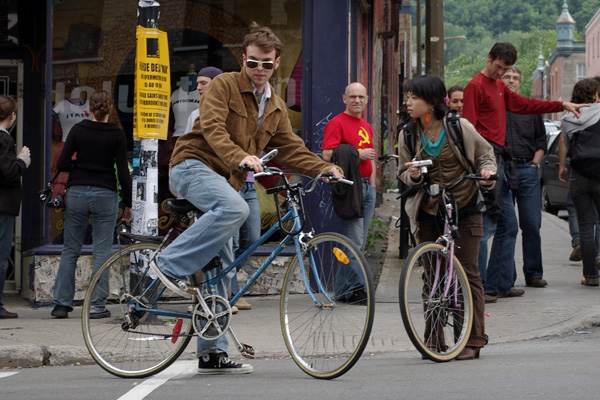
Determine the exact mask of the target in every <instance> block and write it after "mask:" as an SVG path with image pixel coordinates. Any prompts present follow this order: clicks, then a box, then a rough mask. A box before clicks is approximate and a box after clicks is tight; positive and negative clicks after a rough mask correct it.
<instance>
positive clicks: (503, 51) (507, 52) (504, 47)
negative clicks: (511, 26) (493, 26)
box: [489, 42, 517, 65]
mask: <svg viewBox="0 0 600 400" xmlns="http://www.w3.org/2000/svg"><path fill="white" fill-rule="evenodd" d="M489 55H490V56H491V57H492V61H494V60H498V59H500V60H502V61H504V62H505V63H506V64H507V65H513V64H514V63H515V62H517V49H516V48H515V46H513V45H512V43H507V42H504V43H503V42H498V43H496V44H495V45H494V46H492V49H491V50H490V53H489Z"/></svg>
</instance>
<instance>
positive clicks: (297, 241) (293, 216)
mask: <svg viewBox="0 0 600 400" xmlns="http://www.w3.org/2000/svg"><path fill="white" fill-rule="evenodd" d="M297 196H298V194H291V195H290V196H289V197H288V200H289V202H290V205H291V207H290V210H289V211H288V212H287V213H286V214H285V215H284V216H283V217H282V218H281V219H280V220H278V222H277V223H276V224H275V225H273V226H272V227H271V228H270V229H269V230H268V231H267V232H265V233H264V234H263V235H262V236H261V237H260V238H259V239H258V240H257V241H256V242H254V243H253V244H252V245H251V246H250V247H249V248H248V249H246V250H245V251H244V252H243V253H242V254H241V255H240V256H239V257H237V258H236V259H235V260H234V261H233V262H232V263H231V264H230V265H228V266H227V267H226V268H224V269H223V270H220V271H219V272H218V273H217V272H216V270H214V269H213V270H210V271H207V272H205V273H204V275H205V277H206V278H207V280H206V284H207V286H208V290H209V291H210V292H211V293H214V292H215V291H216V289H215V285H216V284H217V283H218V282H220V281H221V280H222V279H224V277H225V276H226V275H227V274H228V273H229V272H230V271H232V270H233V269H234V268H236V267H237V266H238V265H240V264H241V263H243V262H245V261H246V259H247V258H248V257H249V256H250V255H251V254H253V253H254V251H255V250H256V249H257V248H258V247H259V246H261V245H263V244H264V243H265V242H266V241H267V240H268V239H269V238H270V237H271V235H272V234H273V233H275V232H276V231H277V230H278V229H280V228H282V226H283V225H284V224H285V223H287V222H288V221H290V220H293V221H294V224H293V227H292V229H291V232H292V233H293V234H287V235H286V236H285V237H284V238H283V239H282V240H281V241H280V242H279V244H278V245H277V246H276V247H275V249H273V251H272V252H271V253H270V255H269V256H268V257H267V258H266V259H265V261H264V262H263V263H262V264H261V265H260V267H259V268H258V269H257V270H256V271H255V272H254V273H253V274H252V275H251V276H250V277H249V278H248V281H247V282H246V283H245V284H244V285H243V286H242V287H241V288H240V290H239V292H238V293H237V294H236V295H235V296H233V297H232V298H231V299H230V300H229V304H230V306H233V305H234V304H235V303H236V301H237V300H238V299H239V298H240V297H242V296H243V295H244V294H245V293H246V292H247V291H248V289H249V288H250V287H251V286H252V285H253V284H254V283H255V282H256V281H257V280H258V278H259V277H260V276H261V275H262V274H263V273H264V271H265V270H266V269H267V268H268V267H269V265H270V264H271V263H272V262H273V260H274V259H275V258H276V257H277V256H279V254H281V252H282V251H283V250H284V249H285V248H286V246H288V245H289V244H290V243H291V242H292V241H293V243H294V247H295V252H296V255H297V256H298V261H299V263H301V265H306V264H305V263H304V257H303V255H302V254H303V249H304V246H305V245H304V243H303V239H304V238H305V237H308V238H311V237H312V233H305V232H301V231H300V230H301V228H302V222H301V218H304V217H303V216H301V215H300V210H301V209H302V208H303V207H302V206H301V205H300V200H299V199H298V198H296V197H297ZM167 237H168V235H167ZM165 241H166V238H165ZM165 241H163V243H161V245H160V246H159V248H158V250H157V252H159V251H160V250H161V249H162V248H163V247H164V246H163V245H164V243H165ZM308 261H309V263H310V268H311V270H312V271H313V272H314V274H313V276H314V277H315V280H316V281H315V282H314V283H315V284H316V285H317V287H318V289H319V290H320V292H321V293H322V294H323V295H324V296H325V298H326V299H327V301H328V302H330V303H333V299H331V298H330V297H329V295H327V292H326V290H325V288H324V287H323V284H322V282H321V281H320V279H318V278H317V277H318V274H317V272H318V271H317V267H316V264H315V262H314V260H312V259H309V260H308ZM301 271H302V281H303V283H304V286H305V288H306V290H307V292H308V294H309V296H310V297H311V298H312V300H313V302H314V303H315V306H318V305H319V301H318V300H317V299H316V297H315V295H314V293H313V290H312V289H311V285H310V282H309V281H308V275H307V273H306V270H305V268H302V269H301ZM159 283H160V279H159V278H155V279H154V282H152V284H151V285H150V286H149V287H148V288H147V289H146V291H145V292H144V294H146V293H150V292H151V290H152V289H153V288H154V287H156V285H158V284H159ZM165 289H166V288H163V290H162V291H161V292H160V293H157V295H156V296H154V299H158V298H160V296H161V294H162V292H163V291H164V290H165ZM144 294H143V295H144ZM143 295H142V296H143ZM154 301H155V300H152V301H151V302H150V303H151V304H152V303H153V302H154ZM135 303H136V304H135V308H136V311H146V312H152V313H154V314H156V315H163V316H168V317H177V318H188V319H189V318H192V315H191V314H189V313H178V312H173V311H162V310H156V309H153V308H148V307H144V305H142V304H140V303H139V302H138V301H135Z"/></svg>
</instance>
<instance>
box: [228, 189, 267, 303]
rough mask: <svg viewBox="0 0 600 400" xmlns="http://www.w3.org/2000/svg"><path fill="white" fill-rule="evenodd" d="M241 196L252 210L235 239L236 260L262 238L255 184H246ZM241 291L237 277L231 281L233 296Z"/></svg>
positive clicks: (240, 265)
mask: <svg viewBox="0 0 600 400" xmlns="http://www.w3.org/2000/svg"><path fill="white" fill-rule="evenodd" d="M240 195H241V196H242V198H243V199H244V200H246V203H247V204H248V207H249V208H250V214H249V215H248V219H246V222H244V223H243V224H242V227H241V228H240V231H239V233H238V234H236V235H235V236H234V237H233V252H234V257H235V258H238V257H239V256H240V255H242V253H243V252H244V251H246V249H247V248H248V247H250V246H251V245H252V244H254V242H256V241H257V240H258V239H259V238H260V228H261V214H260V205H259V203H258V195H257V194H256V188H255V187H254V182H246V183H245V184H244V187H242V190H240ZM242 267H243V263H239V264H238V266H237V268H236V272H237V271H239V270H240V269H241V268H242ZM239 290H240V287H239V285H238V283H237V277H235V276H234V277H233V278H232V280H231V295H235V294H237V292H239Z"/></svg>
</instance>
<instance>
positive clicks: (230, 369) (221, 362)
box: [198, 353, 254, 375]
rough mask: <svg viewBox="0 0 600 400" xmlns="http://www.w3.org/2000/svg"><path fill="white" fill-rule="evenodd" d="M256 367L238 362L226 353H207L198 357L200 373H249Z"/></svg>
mask: <svg viewBox="0 0 600 400" xmlns="http://www.w3.org/2000/svg"><path fill="white" fill-rule="evenodd" d="M253 370H254V368H252V365H250V364H238V363H236V362H235V361H232V360H230V359H229V358H227V355H226V354H224V353H221V354H214V353H207V354H203V355H202V356H200V358H199V359H198V373H199V374H203V375H230V374H249V373H250V372H252V371H253Z"/></svg>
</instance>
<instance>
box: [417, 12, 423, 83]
mask: <svg viewBox="0 0 600 400" xmlns="http://www.w3.org/2000/svg"><path fill="white" fill-rule="evenodd" d="M422 19H423V16H422V15H421V0H417V76H421V75H423V67H422V66H421V64H422V62H423V58H422V57H423V56H422V54H421V46H422V43H421V21H422Z"/></svg>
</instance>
